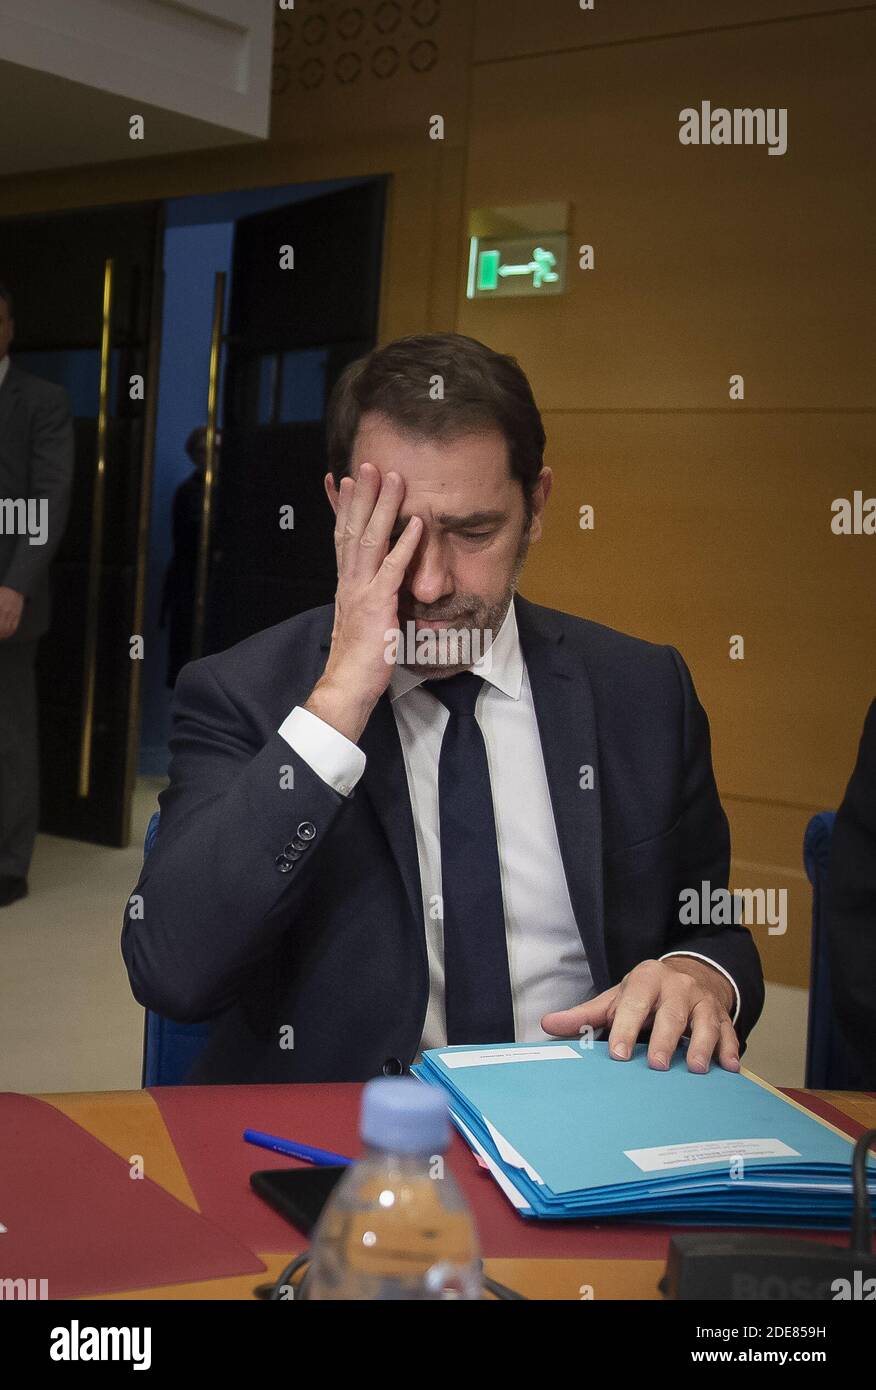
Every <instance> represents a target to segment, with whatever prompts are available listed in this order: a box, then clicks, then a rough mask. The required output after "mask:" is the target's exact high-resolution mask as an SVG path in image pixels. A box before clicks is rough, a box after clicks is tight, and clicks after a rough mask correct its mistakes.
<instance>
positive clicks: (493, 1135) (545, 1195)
mask: <svg viewBox="0 0 876 1390" xmlns="http://www.w3.org/2000/svg"><path fill="white" fill-rule="evenodd" d="M413 1071H414V1072H415V1074H416V1075H417V1076H419V1077H420V1079H421V1080H422V1081H425V1082H428V1083H430V1084H432V1085H436V1086H441V1087H443V1089H444V1090H445V1091H446V1092H447V1093H448V1098H449V1103H450V1110H451V1114H452V1116H453V1120H454V1123H455V1124H456V1125H457V1127H458V1129H459V1130H460V1132H461V1133H462V1135H463V1136H464V1138H465V1139H466V1140H467V1141H468V1143H469V1144H470V1145H471V1147H472V1148H473V1149H474V1150H475V1152H476V1153H478V1154H480V1156H481V1157H482V1158H483V1159H484V1161H485V1162H486V1164H487V1166H488V1167H489V1169H490V1171H491V1172H492V1174H493V1176H494V1177H495V1179H496V1181H497V1182H498V1184H499V1186H500V1187H501V1189H502V1191H503V1192H504V1193H505V1195H506V1196H507V1197H508V1199H509V1200H510V1201H511V1202H513V1204H514V1206H515V1207H516V1208H517V1209H518V1211H519V1212H520V1213H521V1214H522V1215H523V1216H534V1217H554V1218H573V1217H574V1218H581V1217H594V1218H597V1217H607V1216H611V1217H631V1218H634V1219H635V1220H637V1221H642V1220H646V1221H664V1222H665V1221H671V1222H672V1223H673V1224H680V1225H709V1226H723V1225H733V1226H739V1225H746V1226H778V1227H792V1226H806V1227H815V1228H819V1227H827V1228H841V1227H847V1226H848V1224H849V1220H850V1216H851V1210H852V1184H851V1159H852V1148H853V1143H852V1141H851V1140H849V1139H848V1138H847V1137H846V1136H845V1135H843V1134H841V1133H840V1131H839V1130H838V1129H835V1128H834V1127H833V1126H832V1125H830V1124H828V1123H827V1122H826V1121H824V1120H820V1119H818V1118H817V1117H816V1116H814V1115H811V1114H809V1113H808V1112H807V1111H805V1110H803V1109H802V1107H801V1106H799V1105H797V1104H796V1103H795V1102H794V1101H791V1100H788V1099H787V1098H785V1097H784V1096H782V1095H780V1094H779V1093H778V1092H777V1091H774V1090H773V1089H772V1088H771V1087H770V1086H768V1085H767V1083H766V1082H764V1081H761V1080H760V1079H759V1078H758V1077H756V1076H754V1075H752V1074H751V1073H750V1072H743V1073H736V1072H728V1071H724V1070H723V1068H721V1067H719V1066H718V1065H717V1064H713V1065H712V1067H711V1069H710V1071H709V1072H707V1073H705V1074H702V1075H699V1074H696V1073H692V1072H689V1071H688V1069H687V1061H686V1057H685V1054H684V1053H683V1052H682V1051H679V1052H677V1053H676V1054H675V1056H674V1057H673V1060H672V1065H671V1066H670V1068H669V1070H668V1071H655V1070H653V1069H652V1068H651V1067H649V1066H648V1060H647V1048H646V1047H645V1046H644V1044H638V1045H637V1046H636V1048H635V1050H634V1055H633V1057H632V1058H631V1060H630V1061H628V1062H618V1061H615V1060H613V1059H612V1058H611V1057H610V1056H609V1054H608V1044H607V1043H583V1042H582V1043H581V1044H578V1043H576V1042H573V1043H566V1042H550V1043H544V1044H528V1043H516V1044H511V1045H508V1046H505V1045H495V1046H489V1047H444V1048H438V1049H435V1050H433V1051H431V1052H425V1053H424V1054H423V1058H422V1063H421V1064H420V1065H417V1066H415V1067H414V1068H413ZM870 1171H871V1172H872V1173H873V1181H872V1182H870V1183H869V1192H870V1194H871V1202H872V1198H873V1196H874V1195H876V1160H874V1159H873V1157H872V1156H871V1158H870Z"/></svg>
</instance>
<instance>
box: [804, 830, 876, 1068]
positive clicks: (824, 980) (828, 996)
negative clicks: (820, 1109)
mask: <svg viewBox="0 0 876 1390" xmlns="http://www.w3.org/2000/svg"><path fill="white" fill-rule="evenodd" d="M835 820H836V812H835V811H819V812H818V814H817V815H814V816H813V817H812V819H811V820H810V822H809V824H808V825H807V827H806V834H805V836H804V839H803V863H804V864H805V866H806V873H807V874H808V876H809V882H810V883H811V884H812V962H811V966H810V973H809V1030H808V1037H807V1040H806V1085H807V1087H811V1088H812V1089H814V1090H818V1091H855V1090H860V1089H861V1088H862V1087H863V1086H864V1079H863V1074H862V1071H861V1067H860V1064H859V1062H858V1061H857V1059H856V1058H855V1056H854V1055H853V1053H852V1052H851V1051H850V1050H849V1048H848V1046H847V1044H846V1042H845V1039H844V1038H843V1036H842V1034H841V1033H840V1031H839V1029H838V1027H837V1025H836V1022H835V1019H834V1012H833V993H832V990H831V983H830V955H829V952H828V937H827V919H828V912H829V909H830V876H829V874H828V864H829V860H830V841H831V836H832V834H833V826H834V821H835Z"/></svg>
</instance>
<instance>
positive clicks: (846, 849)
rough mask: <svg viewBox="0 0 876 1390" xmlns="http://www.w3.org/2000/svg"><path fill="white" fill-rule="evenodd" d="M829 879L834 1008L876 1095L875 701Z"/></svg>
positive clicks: (840, 816) (840, 817)
mask: <svg viewBox="0 0 876 1390" xmlns="http://www.w3.org/2000/svg"><path fill="white" fill-rule="evenodd" d="M829 880H830V906H829V910H828V917H827V922H828V950H829V953H830V975H831V989H832V992H833V1004H834V1009H835V1011H836V1016H837V1020H838V1022H839V1025H840V1028H841V1030H842V1032H843V1034H844V1035H845V1038H846V1041H847V1042H848V1044H849V1046H850V1047H851V1048H852V1049H853V1051H854V1052H855V1054H856V1056H857V1058H858V1061H859V1063H860V1065H861V1068H862V1074H861V1083H860V1084H861V1087H862V1089H866V1090H869V1089H874V1090H876V700H874V701H873V703H872V705H871V706H870V710H869V713H868V715H867V718H866V720H865V722H864V732H863V733H862V735H861V746H860V748H859V749H858V761H857V762H856V764H855V770H854V772H853V773H852V776H851V780H850V781H849V785H848V787H847V788H846V794H845V797H844V799H843V803H842V805H841V806H840V808H839V811H838V812H837V817H836V823H835V825H834V829H833V835H832V837H831V844H830V871H829Z"/></svg>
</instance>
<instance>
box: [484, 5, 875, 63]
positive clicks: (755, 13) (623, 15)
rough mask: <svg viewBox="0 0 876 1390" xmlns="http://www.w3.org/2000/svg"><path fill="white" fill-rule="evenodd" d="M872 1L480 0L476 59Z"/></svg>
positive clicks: (730, 24)
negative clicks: (588, 2) (585, 6)
mask: <svg viewBox="0 0 876 1390" xmlns="http://www.w3.org/2000/svg"><path fill="white" fill-rule="evenodd" d="M867 4H868V0H734V2H733V3H728V0H594V5H593V9H592V10H582V9H581V6H580V4H579V0H539V3H538V4H533V3H532V0H476V7H477V24H476V27H475V60H476V61H477V62H482V63H483V62H496V61H499V60H502V59H507V58H518V57H526V56H530V55H532V54H534V53H545V52H551V53H556V52H559V51H561V50H563V49H572V48H581V47H584V46H586V45H588V44H608V43H622V42H624V41H629V40H631V39H639V38H648V37H655V36H659V35H669V34H677V33H685V32H691V31H696V30H702V29H710V28H721V27H728V28H729V27H734V26H737V25H743V24H751V23H754V24H761V23H763V22H765V21H770V20H779V21H782V20H783V19H790V18H797V17H798V16H801V15H813V14H821V13H830V12H831V11H833V10H846V9H851V8H859V9H864V8H865V7H866V5H867Z"/></svg>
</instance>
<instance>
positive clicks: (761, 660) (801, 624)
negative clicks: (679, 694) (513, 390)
mask: <svg viewBox="0 0 876 1390" xmlns="http://www.w3.org/2000/svg"><path fill="white" fill-rule="evenodd" d="M524 365H525V366H526V365H528V363H527V362H526V359H524ZM546 429H547V434H548V452H547V458H548V462H549V463H550V464H551V465H552V467H553V468H554V470H555V477H556V482H555V491H554V495H553V496H552V498H551V501H550V503H549V511H548V518H547V528H546V534H545V537H544V539H543V540H542V541H541V542H539V544H538V545H536V546H534V547H533V549H532V551H531V555H530V559H529V560H528V562H527V566H526V570H525V571H524V576H523V582H522V588H523V592H524V593H526V594H527V595H528V596H530V597H532V598H533V599H535V600H536V601H537V602H541V603H547V604H549V605H551V606H553V607H557V608H563V609H566V610H568V611H570V612H573V613H579V614H580V615H582V616H584V617H589V618H593V619H595V620H596V621H598V622H604V623H606V624H608V625H609V626H611V627H617V628H620V629H622V630H623V631H626V632H632V633H634V634H635V635H637V636H641V637H645V638H647V639H648V640H650V641H654V642H668V643H671V644H672V645H673V646H676V647H678V648H679V650H680V651H681V653H682V655H683V656H684V657H685V659H686V660H687V662H688V664H689V665H690V667H691V670H692V671H693V674H694V678H695V681H696V683H697V687H698V689H699V692H700V696H701V698H702V700H703V703H704V704H705V706H706V708H707V710H708V712H709V714H710V717H711V719H712V728H713V741H714V756H715V767H716V772H717V775H718V778H719V781H720V784H721V786H722V789H723V790H724V791H725V792H727V793H728V794H736V795H741V796H746V797H751V798H756V799H762V800H767V801H780V802H784V803H788V804H793V805H798V806H811V807H812V808H813V809H815V808H818V807H824V806H832V805H835V804H836V801H837V798H838V797H839V795H840V794H841V793H842V791H843V790H844V788H845V783H846V781H847V779H848V774H849V771H850V769H851V766H852V763H853V761H854V754H855V750H856V748H857V742H858V738H859V736H860V731H861V727H862V725H863V720H864V715H865V713H866V710H867V707H868V705H869V703H870V701H871V700H872V699H873V696H874V694H876V656H874V602H873V597H874V578H873V576H874V546H876V537H867V536H835V535H833V534H832V533H831V530H830V520H831V513H830V503H831V501H832V499H833V498H834V497H838V496H846V495H849V493H850V492H851V491H853V490H854V487H855V486H857V487H861V486H863V485H864V483H865V482H867V481H869V483H870V485H871V491H876V487H874V485H876V469H874V466H873V463H872V459H873V438H872V417H870V416H868V415H866V414H859V415H834V416H822V415H793V414H788V415H785V416H777V415H755V414H749V415H747V416H743V415H741V414H740V415H733V414H732V412H729V413H725V414H720V415H718V414H715V415H696V414H685V413H680V412H679V413H661V414H636V413H631V414H628V415H625V414H608V413H598V412H595V413H592V414H585V413H579V412H573V413H558V414H553V413H550V414H548V416H547V417H546ZM585 503H589V504H591V505H593V506H594V507H595V509H596V526H595V529H594V530H593V531H582V530H580V528H579V524H578V513H579V507H580V506H581V505H582V504H585ZM737 633H738V634H741V635H742V636H743V637H744V638H745V660H744V661H731V660H730V659H729V656H728V651H729V638H730V637H731V636H732V635H734V634H737Z"/></svg>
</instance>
